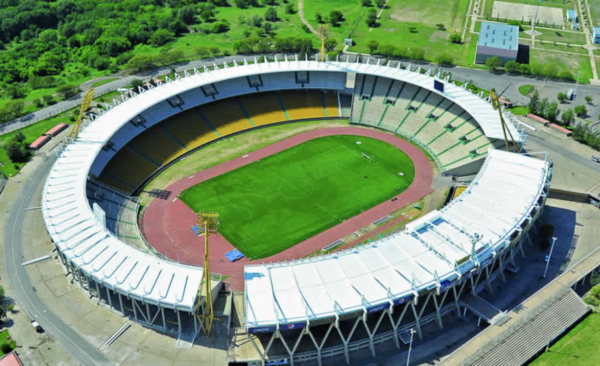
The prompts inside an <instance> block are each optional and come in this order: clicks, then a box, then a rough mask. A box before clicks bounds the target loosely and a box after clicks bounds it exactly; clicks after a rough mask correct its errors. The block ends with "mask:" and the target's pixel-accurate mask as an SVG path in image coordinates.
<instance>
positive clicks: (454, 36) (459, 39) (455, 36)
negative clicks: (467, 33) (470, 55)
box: [448, 33, 462, 44]
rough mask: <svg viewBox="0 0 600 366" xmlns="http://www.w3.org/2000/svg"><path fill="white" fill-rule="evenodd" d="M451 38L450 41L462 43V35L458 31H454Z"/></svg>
mask: <svg viewBox="0 0 600 366" xmlns="http://www.w3.org/2000/svg"><path fill="white" fill-rule="evenodd" d="M448 39H449V40H450V42H452V43H456V44H460V43H462V37H461V35H460V34H458V33H453V34H451V35H450V37H449V38H448Z"/></svg>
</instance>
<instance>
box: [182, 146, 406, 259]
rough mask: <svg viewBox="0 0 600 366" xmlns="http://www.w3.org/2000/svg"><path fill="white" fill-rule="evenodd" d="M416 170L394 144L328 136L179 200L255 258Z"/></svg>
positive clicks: (343, 215)
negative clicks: (211, 215) (211, 217)
mask: <svg viewBox="0 0 600 366" xmlns="http://www.w3.org/2000/svg"><path fill="white" fill-rule="evenodd" d="M363 154H364V155H366V156H368V157H365V156H364V155H363ZM400 173H402V175H401V174H400ZM414 175H415V169H414V166H413V163H412V161H411V160H410V158H409V157H408V156H407V155H406V154H405V153H404V152H402V151H401V150H398V149H397V148H396V147H394V146H392V145H389V144H387V143H385V142H383V141H380V140H376V139H371V138H367V137H362V136H360V137H359V136H328V137H322V138H318V139H314V140H310V141H307V142H305V143H303V144H301V145H298V146H295V147H293V148H290V149H288V150H285V151H282V152H280V153H279V154H275V155H272V156H269V157H267V158H265V159H263V160H260V161H257V162H255V163H252V164H249V165H247V166H244V167H241V168H239V169H236V170H233V171H231V172H229V173H226V174H223V175H220V176H218V177H215V178H213V179H211V180H208V181H206V182H203V183H201V184H198V185H196V186H194V187H191V188H189V189H187V190H185V191H184V192H183V193H182V194H181V195H180V199H181V200H182V201H183V202H184V203H185V204H187V205H188V206H189V207H190V208H191V209H192V210H194V211H195V212H198V211H211V212H218V213H219V214H220V216H219V217H220V223H221V226H220V229H219V232H220V233H221V234H222V235H223V236H224V237H225V238H227V240H228V241H229V242H230V243H231V244H233V245H235V246H236V247H237V248H238V249H240V250H241V251H242V253H244V255H245V256H247V257H249V258H252V259H259V258H264V257H268V256H270V255H273V254H276V253H279V252H281V251H283V250H285V249H287V248H289V247H292V246H293V245H295V244H298V243H299V242H301V241H303V240H305V239H308V238H310V237H312V236H314V235H316V234H318V233H320V232H322V231H324V230H326V229H328V228H330V227H332V226H335V225H336V224H339V223H340V222H342V221H343V220H346V219H348V218H351V217H353V216H356V215H357V214H359V213H361V212H362V211H364V210H367V209H369V208H371V207H373V206H375V205H377V204H379V203H381V202H383V201H385V200H387V199H390V198H392V197H394V196H396V195H398V194H400V193H401V192H403V191H404V190H406V189H407V188H408V187H409V186H410V185H411V183H412V181H413V179H414Z"/></svg>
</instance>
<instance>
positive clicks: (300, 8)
mask: <svg viewBox="0 0 600 366" xmlns="http://www.w3.org/2000/svg"><path fill="white" fill-rule="evenodd" d="M298 15H299V16H300V20H301V21H302V23H304V25H306V26H307V27H308V29H310V31H311V32H313V33H314V35H315V36H317V37H318V36H319V33H317V31H316V30H315V28H313V26H312V25H310V23H309V22H308V20H306V18H305V17H304V0H300V1H298Z"/></svg>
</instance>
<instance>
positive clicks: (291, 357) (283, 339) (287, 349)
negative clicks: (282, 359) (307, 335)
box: [279, 330, 304, 366]
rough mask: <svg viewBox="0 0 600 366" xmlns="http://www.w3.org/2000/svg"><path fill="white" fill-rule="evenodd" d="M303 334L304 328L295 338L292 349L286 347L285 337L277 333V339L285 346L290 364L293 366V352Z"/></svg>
mask: <svg viewBox="0 0 600 366" xmlns="http://www.w3.org/2000/svg"><path fill="white" fill-rule="evenodd" d="M303 335H304V330H302V331H301V332H300V335H299V336H298V338H297V339H296V343H294V347H293V348H292V349H290V348H289V347H288V345H287V342H286V341H285V338H283V337H282V336H281V334H280V335H279V339H280V340H281V343H282V344H283V347H285V350H286V351H287V353H288V355H289V356H290V365H292V366H294V353H296V349H297V348H298V345H299V344H300V340H302V336H303Z"/></svg>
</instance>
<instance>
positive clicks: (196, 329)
mask: <svg viewBox="0 0 600 366" xmlns="http://www.w3.org/2000/svg"><path fill="white" fill-rule="evenodd" d="M191 314H192V317H193V318H194V331H195V332H196V333H195V334H198V317H197V316H196V314H194V313H193V312H192V313H191Z"/></svg>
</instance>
